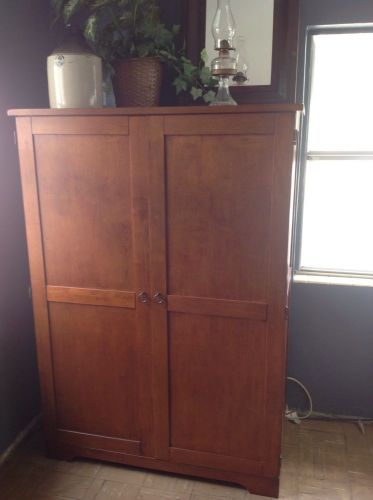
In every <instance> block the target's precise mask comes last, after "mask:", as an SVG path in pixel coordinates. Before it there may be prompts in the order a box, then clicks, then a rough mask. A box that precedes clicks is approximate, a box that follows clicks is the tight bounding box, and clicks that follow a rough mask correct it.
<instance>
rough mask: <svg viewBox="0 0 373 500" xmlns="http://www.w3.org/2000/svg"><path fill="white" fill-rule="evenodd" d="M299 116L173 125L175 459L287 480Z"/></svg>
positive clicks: (169, 179) (170, 271)
mask: <svg viewBox="0 0 373 500" xmlns="http://www.w3.org/2000/svg"><path fill="white" fill-rule="evenodd" d="M293 125H294V115H293V114H291V113H288V114H281V113H279V114H242V115H229V114H228V115H219V116H218V115H217V116H211V115H210V116H206V115H202V116H189V117H188V116H184V117H180V116H179V117H168V118H166V119H165V143H164V144H165V156H166V169H165V174H164V175H165V177H166V179H165V180H166V183H165V185H166V191H165V202H166V255H167V258H166V263H165V268H166V274H167V295H168V296H167V334H168V342H169V347H168V363H169V366H168V369H169V371H168V374H169V375H168V376H169V394H170V408H169V415H170V426H169V430H170V434H169V448H170V459H171V460H172V461H174V462H177V463H184V464H193V465H197V466H205V467H212V468H215V469H222V470H228V471H236V472H241V473H244V474H254V475H266V476H269V477H271V476H272V477H275V476H276V475H277V474H278V471H279V457H280V446H281V426H282V413H283V403H284V401H283V399H284V369H285V368H284V367H285V346H286V318H285V306H286V289H287V284H286V277H287V248H288V228H289V211H290V210H289V209H290V198H291V171H292V133H293Z"/></svg>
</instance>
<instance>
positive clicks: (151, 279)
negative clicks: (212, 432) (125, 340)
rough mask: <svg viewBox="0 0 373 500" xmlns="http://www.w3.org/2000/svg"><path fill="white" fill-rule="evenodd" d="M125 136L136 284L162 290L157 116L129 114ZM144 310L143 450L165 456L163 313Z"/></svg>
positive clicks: (160, 124) (160, 160)
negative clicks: (134, 206) (136, 238)
mask: <svg viewBox="0 0 373 500" xmlns="http://www.w3.org/2000/svg"><path fill="white" fill-rule="evenodd" d="M130 137H131V160H132V164H133V169H134V170H135V171H136V177H135V179H136V183H137V186H138V187H137V189H138V191H139V192H141V194H142V196H141V198H140V199H139V200H138V202H139V203H141V206H142V211H141V213H140V214H139V224H138V227H139V228H142V229H143V235H142V241H143V247H142V248H141V249H139V251H141V252H143V253H144V257H143V259H144V260H145V259H146V263H147V266H146V267H145V268H144V267H142V268H140V267H139V268H138V272H139V275H140V276H142V280H143V281H142V284H141V286H144V288H143V289H144V290H148V291H149V294H150V296H152V295H154V294H155V293H156V291H163V292H164V290H165V282H166V276H165V264H164V259H165V251H164V245H165V242H164V237H165V235H164V224H165V221H164V202H163V190H164V186H163V184H164V175H163V169H164V156H163V155H164V152H163V118H162V117H152V118H144V117H133V118H131V119H130ZM139 173H140V175H141V177H140V176H139ZM144 220H145V225H144V224H143V221H144ZM144 271H147V272H146V273H145V272H144ZM149 309H150V312H149V317H148V319H149V321H148V323H147V329H146V330H145V329H144V331H143V335H142V343H141V346H140V347H139V348H141V349H142V350H143V351H144V352H145V353H147V364H146V366H144V367H143V372H142V380H143V386H142V390H143V393H144V402H145V404H146V406H145V407H144V410H143V411H144V412H148V414H151V416H152V427H151V430H150V431H149V433H150V434H149V441H148V443H147V446H148V451H149V453H150V454H151V456H154V457H157V458H163V459H165V460H166V459H167V458H168V442H169V437H168V436H169V417H168V364H167V359H168V345H167V328H166V324H167V317H166V311H165V310H163V308H161V307H159V306H155V305H154V304H152V305H151V306H150V308H149V307H148V310H149Z"/></svg>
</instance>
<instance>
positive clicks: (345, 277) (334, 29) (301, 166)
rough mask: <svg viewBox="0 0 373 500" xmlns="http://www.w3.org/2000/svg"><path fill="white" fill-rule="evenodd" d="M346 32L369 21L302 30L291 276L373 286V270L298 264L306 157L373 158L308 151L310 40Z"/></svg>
mask: <svg viewBox="0 0 373 500" xmlns="http://www.w3.org/2000/svg"><path fill="white" fill-rule="evenodd" d="M339 33H340V34H350V33H373V24H372V23H367V24H353V25H326V26H309V27H308V28H307V32H306V57H305V64H304V85H303V102H304V106H305V109H304V114H303V116H302V120H301V127H300V134H299V141H298V146H299V150H298V158H297V164H298V169H297V175H296V196H295V209H294V219H295V222H294V228H293V245H292V250H291V252H292V262H293V269H294V273H293V277H294V281H296V282H306V283H326V284H341V285H352V286H354V285H356V286H373V273H372V274H368V273H356V272H354V273H352V272H346V271H338V270H325V269H317V268H309V267H301V264H300V260H301V249H302V221H303V208H304V194H305V178H306V165H307V161H308V160H312V159H322V160H328V159H330V160H335V159H359V160H362V159H367V158H370V159H373V151H364V152H355V151H348V152H345V151H343V152H339V151H335V152H327V153H326V152H322V151H308V150H307V146H308V127H309V112H308V111H309V109H310V100H311V84H312V70H313V62H312V56H313V52H312V41H313V37H314V36H315V35H321V34H322V35H327V34H339Z"/></svg>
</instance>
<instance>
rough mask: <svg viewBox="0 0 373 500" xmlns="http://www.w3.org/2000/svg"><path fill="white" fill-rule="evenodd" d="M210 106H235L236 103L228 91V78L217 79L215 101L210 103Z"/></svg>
mask: <svg viewBox="0 0 373 500" xmlns="http://www.w3.org/2000/svg"><path fill="white" fill-rule="evenodd" d="M210 106H237V103H236V101H235V100H234V99H233V97H232V96H231V93H230V91H229V78H227V77H224V76H220V77H219V88H218V92H217V94H216V97H215V100H214V101H212V103H211V104H210Z"/></svg>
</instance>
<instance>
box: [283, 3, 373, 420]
mask: <svg viewBox="0 0 373 500" xmlns="http://www.w3.org/2000/svg"><path fill="white" fill-rule="evenodd" d="M300 4H301V29H300V47H299V51H300V53H299V72H298V76H299V81H298V84H299V85H298V87H299V91H298V94H299V100H301V96H302V84H303V66H304V52H305V33H306V27H307V26H312V25H323V24H349V23H368V22H370V23H373V1H372V0H301V2H300ZM346 71H348V68H347V67H346ZM357 84H358V82H357ZM341 105H343V103H341ZM368 230H369V229H368ZM289 335H290V336H289V354H288V359H289V363H288V371H289V375H291V376H293V377H296V378H299V379H300V380H301V381H302V382H303V383H304V384H305V385H306V386H307V387H308V388H309V390H310V392H311V395H312V397H313V399H314V404H315V410H316V411H319V412H323V413H334V414H340V415H350V416H365V417H373V288H368V287H348V286H335V285H315V284H302V283H297V284H295V285H293V290H292V300H291V315H290V333H289ZM288 400H289V404H290V405H291V406H293V407H294V406H295V407H298V408H302V407H303V408H304V407H305V400H304V398H303V395H302V394H300V393H299V392H298V391H295V390H294V387H293V386H292V385H291V386H290V385H289V394H288Z"/></svg>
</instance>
